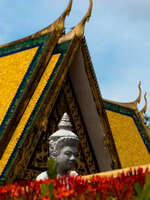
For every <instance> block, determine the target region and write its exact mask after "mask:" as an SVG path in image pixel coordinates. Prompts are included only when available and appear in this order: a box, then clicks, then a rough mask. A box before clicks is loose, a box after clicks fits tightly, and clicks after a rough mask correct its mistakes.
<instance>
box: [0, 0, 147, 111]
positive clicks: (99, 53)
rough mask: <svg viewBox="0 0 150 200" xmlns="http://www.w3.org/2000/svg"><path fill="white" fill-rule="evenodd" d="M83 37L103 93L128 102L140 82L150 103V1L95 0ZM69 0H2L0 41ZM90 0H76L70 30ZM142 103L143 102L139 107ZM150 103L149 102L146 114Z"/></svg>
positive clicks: (26, 30) (50, 16)
mask: <svg viewBox="0 0 150 200" xmlns="http://www.w3.org/2000/svg"><path fill="white" fill-rule="evenodd" d="M93 1H94V2H93V4H94V7H93V12H92V17H91V19H90V22H89V23H88V24H86V29H85V36H86V39H87V44H88V47H89V50H90V54H91V57H92V62H93V65H94V68H95V72H96V75H97V79H98V83H99V86H100V90H101V93H102V96H103V97H104V98H107V99H111V100H115V101H121V102H131V101H133V100H135V99H136V97H137V95H138V89H137V84H138V81H141V82H142V90H143V96H144V92H145V91H147V93H148V95H147V96H148V103H149V102H150V87H149V85H150V0H93ZM67 3H68V0H55V1H53V0H13V1H10V0H0V19H1V20H0V44H3V43H6V42H10V41H14V40H16V39H20V38H22V37H25V36H28V35H30V34H32V33H35V32H36V31H39V30H40V29H42V28H44V27H45V26H47V25H49V24H50V23H52V22H53V21H54V20H55V19H56V18H57V17H58V16H59V15H60V14H61V13H62V12H63V10H64V9H65V7H66V5H67ZM88 5H89V2H88V0H74V1H73V8H72V12H71V15H70V16H69V17H68V18H67V20H66V30H67V31H69V30H70V29H71V28H72V27H73V26H75V25H76V24H77V23H78V22H79V21H80V20H81V18H82V17H83V16H84V14H85V12H86V11H87V9H88ZM142 107H143V102H142V103H141V105H140V106H139V109H140V108H142ZM149 113H150V103H149V104H148V114H149Z"/></svg>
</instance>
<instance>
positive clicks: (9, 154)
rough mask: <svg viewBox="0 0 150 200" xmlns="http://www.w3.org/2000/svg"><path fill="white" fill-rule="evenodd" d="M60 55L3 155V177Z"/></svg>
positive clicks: (54, 58)
mask: <svg viewBox="0 0 150 200" xmlns="http://www.w3.org/2000/svg"><path fill="white" fill-rule="evenodd" d="M60 55H61V54H56V55H53V56H52V58H51V60H50V62H49V64H48V66H47V68H46V70H45V71H44V74H43V76H42V78H41V80H40V82H39V84H38V86H37V88H36V90H35V92H34V94H33V96H32V98H31V100H30V102H29V104H28V106H27V108H26V110H25V112H24V114H23V116H22V118H21V120H20V122H19V124H18V126H17V128H16V129H15V132H14V133H13V136H12V138H11V140H10V142H9V144H8V145H7V147H6V149H5V151H4V153H3V156H2V158H1V160H0V166H1V168H0V174H1V176H3V174H4V173H6V171H7V170H8V169H7V167H8V165H10V163H11V161H12V157H14V155H15V154H16V150H17V149H18V147H19V146H20V145H21V139H22V138H23V137H25V136H24V130H25V129H26V128H27V127H28V126H29V125H30V124H31V117H32V114H33V112H34V109H35V108H36V105H37V103H38V101H39V99H40V97H41V95H42V93H43V91H44V89H45V87H46V85H47V82H48V80H49V79H50V77H51V75H52V73H53V71H54V68H55V66H56V63H57V62H58V60H59V58H60Z"/></svg>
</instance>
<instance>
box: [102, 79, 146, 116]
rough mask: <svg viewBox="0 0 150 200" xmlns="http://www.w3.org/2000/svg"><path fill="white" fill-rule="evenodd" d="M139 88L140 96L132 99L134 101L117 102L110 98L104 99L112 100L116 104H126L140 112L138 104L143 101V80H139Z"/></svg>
mask: <svg viewBox="0 0 150 200" xmlns="http://www.w3.org/2000/svg"><path fill="white" fill-rule="evenodd" d="M138 89H139V95H138V97H137V98H136V100H135V101H132V102H116V101H110V100H107V99H104V101H107V102H111V103H114V104H117V105H120V106H124V107H126V108H129V109H133V110H136V111H137V112H138V107H137V104H138V103H140V102H141V96H142V89H141V81H139V83H138Z"/></svg>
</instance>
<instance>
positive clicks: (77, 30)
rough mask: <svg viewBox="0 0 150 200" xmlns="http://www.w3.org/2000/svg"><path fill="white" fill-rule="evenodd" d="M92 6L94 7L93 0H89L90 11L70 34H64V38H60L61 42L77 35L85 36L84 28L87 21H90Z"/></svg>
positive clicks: (80, 37)
mask: <svg viewBox="0 0 150 200" xmlns="http://www.w3.org/2000/svg"><path fill="white" fill-rule="evenodd" d="M92 8H93V0H89V8H88V11H87V12H86V14H85V16H84V17H83V19H82V20H81V22H80V23H79V24H78V25H76V26H75V27H74V28H73V29H72V30H71V31H70V32H69V33H68V34H66V35H64V36H63V37H62V38H60V40H59V43H61V42H64V41H67V40H71V39H73V38H74V37H75V36H76V37H78V38H79V39H82V38H83V36H84V28H85V24H86V22H88V21H89V19H90V17H91V13H92Z"/></svg>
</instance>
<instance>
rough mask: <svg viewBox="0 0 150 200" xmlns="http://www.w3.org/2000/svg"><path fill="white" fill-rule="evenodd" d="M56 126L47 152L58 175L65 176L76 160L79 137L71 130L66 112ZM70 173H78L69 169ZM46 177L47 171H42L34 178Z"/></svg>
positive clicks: (42, 178)
mask: <svg viewBox="0 0 150 200" xmlns="http://www.w3.org/2000/svg"><path fill="white" fill-rule="evenodd" d="M58 128H59V130H58V131H56V132H55V133H53V134H52V135H51V136H50V137H49V153H50V157H53V158H54V159H55V160H56V166H57V171H58V176H64V175H66V176H67V175H68V171H70V170H71V169H72V168H74V167H75V164H76V161H77V156H78V146H79V139H78V136H77V135H76V134H75V133H73V132H72V131H71V130H72V124H71V122H70V118H69V116H68V114H67V113H64V115H63V117H62V119H61V121H60V123H59V124H58ZM70 174H74V175H78V174H77V172H75V171H70ZM47 178H48V175H47V172H42V173H41V174H40V175H38V176H37V178H36V180H44V179H47Z"/></svg>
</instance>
